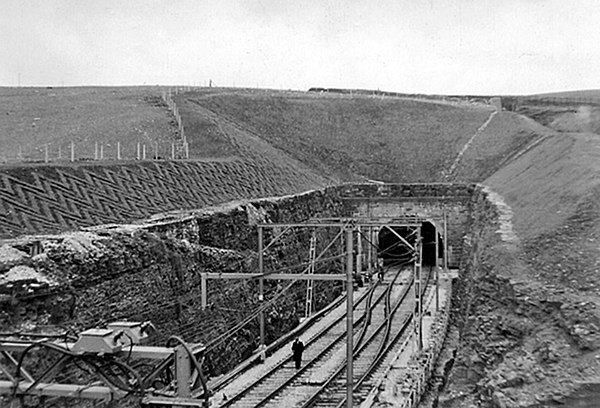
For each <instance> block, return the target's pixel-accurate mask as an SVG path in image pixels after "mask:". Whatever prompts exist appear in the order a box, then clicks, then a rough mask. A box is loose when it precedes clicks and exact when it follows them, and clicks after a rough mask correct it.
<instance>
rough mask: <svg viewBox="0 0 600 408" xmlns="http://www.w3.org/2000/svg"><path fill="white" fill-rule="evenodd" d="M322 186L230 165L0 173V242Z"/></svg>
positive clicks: (316, 180)
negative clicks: (21, 236) (23, 236)
mask: <svg viewBox="0 0 600 408" xmlns="http://www.w3.org/2000/svg"><path fill="white" fill-rule="evenodd" d="M324 184H325V181H324V179H322V178H320V177H319V176H316V175H314V174H311V173H309V172H307V173H302V172H296V171H293V170H292V169H291V168H289V167H287V168H286V167H282V168H278V167H277V166H269V167H267V166H265V165H262V164H257V163H255V162H249V161H247V160H238V159H234V160H225V161H188V162H181V161H177V162H166V161H165V162H136V163H129V164H119V165H110V164H104V165H97V164H93V165H92V164H77V165H75V166H36V165H31V166H24V167H11V168H4V169H2V168H0V238H12V237H16V236H19V235H23V234H45V233H55V232H60V231H66V230H73V229H78V228H79V227H84V226H91V225H98V224H107V223H127V222H131V221H133V220H137V219H143V218H147V217H148V216H151V215H152V214H156V213H161V212H165V211H171V210H179V209H187V210H189V209H196V208H201V207H205V206H209V205H215V204H219V203H224V202H227V201H231V200H238V199H243V198H244V199H248V198H258V197H268V196H275V195H284V194H290V193H296V192H301V191H305V190H309V189H312V188H317V187H321V186H323V185H324Z"/></svg>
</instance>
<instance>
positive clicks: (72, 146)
mask: <svg viewBox="0 0 600 408" xmlns="http://www.w3.org/2000/svg"><path fill="white" fill-rule="evenodd" d="M71 161H72V162H74V161H75V143H74V142H73V141H72V140H71Z"/></svg>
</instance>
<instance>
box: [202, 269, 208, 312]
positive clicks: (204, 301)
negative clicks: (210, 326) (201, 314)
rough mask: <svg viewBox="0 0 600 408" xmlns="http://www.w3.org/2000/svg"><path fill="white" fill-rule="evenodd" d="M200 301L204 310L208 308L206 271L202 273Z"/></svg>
mask: <svg viewBox="0 0 600 408" xmlns="http://www.w3.org/2000/svg"><path fill="white" fill-rule="evenodd" d="M200 292H201V295H200V302H201V306H202V310H204V309H206V304H207V303H208V302H207V299H206V297H207V290H206V273H201V274H200Z"/></svg>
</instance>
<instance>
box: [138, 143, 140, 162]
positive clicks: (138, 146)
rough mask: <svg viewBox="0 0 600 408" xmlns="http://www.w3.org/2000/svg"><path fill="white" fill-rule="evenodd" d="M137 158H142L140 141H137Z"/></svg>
mask: <svg viewBox="0 0 600 408" xmlns="http://www.w3.org/2000/svg"><path fill="white" fill-rule="evenodd" d="M137 159H138V160H139V159H140V142H137Z"/></svg>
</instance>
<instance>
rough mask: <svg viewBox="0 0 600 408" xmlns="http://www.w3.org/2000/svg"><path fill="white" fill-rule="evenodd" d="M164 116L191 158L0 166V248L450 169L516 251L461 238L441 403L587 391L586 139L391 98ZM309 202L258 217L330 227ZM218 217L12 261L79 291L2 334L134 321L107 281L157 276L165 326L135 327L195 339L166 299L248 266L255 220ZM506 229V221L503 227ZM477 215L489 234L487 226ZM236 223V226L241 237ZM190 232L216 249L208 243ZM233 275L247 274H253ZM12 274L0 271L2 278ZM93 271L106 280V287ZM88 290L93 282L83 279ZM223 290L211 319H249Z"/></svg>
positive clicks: (272, 98) (199, 108)
mask: <svg viewBox="0 0 600 408" xmlns="http://www.w3.org/2000/svg"><path fill="white" fill-rule="evenodd" d="M155 97H156V95H155ZM142 100H143V98H142ZM150 100H154V99H150ZM175 100H176V102H177V104H178V107H179V110H180V114H181V116H182V118H183V121H184V124H185V126H186V134H187V137H188V140H189V143H190V154H191V157H192V159H191V160H189V161H175V162H170V161H153V162H150V161H141V162H136V161H133V162H111V163H102V162H93V163H90V162H84V163H75V164H72V163H62V164H58V165H52V166H45V165H39V164H38V165H36V164H32V165H27V166H21V167H15V166H12V167H4V168H2V169H1V170H0V177H1V178H2V183H3V184H2V185H1V186H0V188H1V189H0V194H1V196H0V200H1V201H0V204H1V205H2V206H3V207H2V211H1V212H0V226H1V227H2V232H3V233H4V236H6V237H9V236H10V237H15V236H18V235H21V234H26V233H48V232H56V231H65V230H74V229H78V228H79V227H81V226H90V225H95V224H104V223H129V222H132V221H134V220H138V219H140V218H148V217H151V216H152V215H154V214H157V213H164V212H166V211H176V210H181V209H188V210H190V209H198V208H202V207H204V206H207V205H213V204H220V203H223V202H226V201H230V200H236V199H241V198H245V199H248V198H254V197H260V196H265V195H282V194H292V193H298V192H301V191H304V190H307V189H311V188H318V187H322V186H324V185H327V184H333V183H337V182H339V181H357V180H365V179H375V180H382V181H389V182H416V181H424V182H436V181H445V180H446V177H448V170H449V169H450V168H451V166H452V165H453V164H454V163H455V162H456V166H455V171H454V172H453V174H451V176H452V177H453V179H454V180H457V181H482V180H485V184H487V185H489V186H490V187H491V188H492V189H493V190H495V191H496V192H498V193H500V194H501V195H502V196H504V200H505V201H506V203H508V204H509V205H510V206H511V207H512V211H513V213H514V214H513V218H512V223H513V227H514V230H515V231H516V232H517V236H518V238H519V239H516V238H517V237H513V240H512V241H511V242H509V244H506V243H503V242H499V241H493V240H490V241H484V240H481V236H477V235H476V233H477V232H476V231H475V235H470V236H468V237H467V240H466V242H465V244H466V245H465V249H466V250H472V251H474V252H477V253H478V254H480V255H481V256H480V259H478V260H477V264H471V265H470V272H469V273H471V274H472V275H473V276H472V277H473V279H472V280H471V282H473V286H472V287H471V288H470V291H465V292H460V291H459V292H458V293H464V294H465V296H466V297H464V298H459V299H458V301H459V302H462V303H461V305H458V306H457V308H456V310H457V311H460V312H462V315H461V316H462V317H460V318H459V319H458V320H459V321H458V322H456V324H455V328H456V330H455V331H454V334H453V333H451V335H450V338H451V339H456V341H457V344H459V347H458V352H457V355H456V359H455V360H454V367H455V369H454V370H453V371H452V373H451V375H450V377H449V383H448V388H447V390H446V392H445V394H444V395H442V399H441V401H442V403H443V404H446V405H444V406H452V407H455V406H456V407H458V406H466V404H467V403H469V402H471V403H474V404H479V405H481V404H488V405H489V404H496V406H502V404H504V405H506V406H514V405H518V404H521V405H522V406H525V405H526V404H530V403H535V402H536V401H541V400H549V399H552V398H554V397H562V396H564V395H565V394H567V393H568V392H569V391H570V390H572V389H574V388H575V385H576V381H578V380H580V379H586V378H587V379H593V378H594V375H596V371H595V370H596V368H597V366H596V365H595V364H596V363H595V361H596V360H594V359H593V356H594V350H595V348H596V346H595V344H597V343H598V342H597V338H596V336H597V331H598V326H599V323H598V322H597V315H596V304H597V296H598V288H599V286H598V284H599V283H600V282H598V281H597V275H598V274H597V271H598V269H599V266H598V265H597V263H596V262H597V261H596V260H597V259H598V255H600V254H598V253H597V252H598V248H597V245H596V243H597V239H598V233H599V232H600V228H599V227H598V221H597V220H598V214H599V212H600V209H599V208H598V205H597V204H596V203H597V202H598V201H597V200H595V198H596V196H598V195H600V192H599V187H598V186H597V180H596V178H595V177H594V174H596V172H597V170H598V169H597V167H595V166H596V165H595V164H594V163H597V162H598V161H597V160H596V156H597V154H598V150H599V149H600V146H599V145H598V139H597V138H598V136H596V135H594V134H565V133H562V134H560V133H555V132H552V131H551V130H549V129H547V128H544V127H542V126H541V125H539V124H537V123H535V122H533V121H531V120H530V119H527V118H525V117H522V116H519V115H516V114H514V113H509V112H498V113H496V114H494V116H493V117H491V112H492V111H491V109H490V108H489V107H485V106H471V105H449V104H442V103H435V102H421V101H414V100H405V99H400V98H385V99H381V98H369V97H364V96H359V97H347V96H331V95H319V94H310V93H309V94H307V93H284V92H272V91H248V90H244V91H241V90H235V91H230V90H203V91H197V92H189V93H183V94H180V95H178V96H176V97H175ZM154 108H156V109H158V108H159V107H156V106H155V107H153V108H152V109H154ZM163 109H164V108H163ZM490 118H491V119H490ZM488 121H489V122H488ZM486 122H487V123H486ZM484 124H485V126H483V125H484ZM467 143H468V146H467V148H466V149H464V147H465V145H466V144H467ZM461 152H463V153H462V154H461V155H460V157H459V158H458V156H459V154H460V153H461ZM457 158H458V160H457ZM316 197H317V198H315V199H314V200H315V201H310V200H313V199H312V198H311V199H310V200H308V199H305V198H300V200H299V203H298V204H297V203H296V202H292V201H289V202H286V203H287V204H285V205H281V204H273V203H270V202H269V203H267V204H264V207H265V208H267V209H268V210H267V211H268V214H271V215H270V216H272V217H273V219H278V218H275V217H276V216H277V217H283V218H281V219H282V220H292V219H296V218H295V217H297V216H300V215H306V216H313V215H315V214H316V213H313V211H314V209H315V208H319V206H320V205H322V206H323V208H326V209H327V211H329V215H331V214H334V213H335V212H334V208H330V207H331V202H330V201H328V200H327V199H325V198H323V197H321V196H318V195H317V196H316ZM491 197H492V198H493V199H496V198H497V199H498V200H500V198H498V197H495V196H493V195H492V196H491ZM303 200H306V202H303ZM233 208H235V209H234V210H231V213H228V214H229V215H226V216H221V215H218V216H215V220H216V221H215V222H216V223H215V224H214V225H212V224H206V225H204V224H202V222H207V223H208V222H209V221H204V219H203V221H202V222H199V224H200V226H199V227H198V226H196V225H195V224H194V223H196V222H197V221H193V222H190V224H191V226H190V229H189V231H187V230H186V231H185V233H184V236H185V237H186V238H185V239H183V238H181V237H180V236H179V235H176V234H175V235H173V234H171V235H169V234H167V233H164V232H161V231H162V230H161V228H163V227H155V229H154V230H153V231H151V232H149V231H137V232H129V231H125V232H119V233H116V232H115V233H109V232H106V233H105V235H103V236H102V237H100V236H93V234H90V235H87V233H86V234H84V235H83V236H74V237H72V238H61V239H62V240H63V241H64V242H63V243H61V244H60V245H59V244H56V243H54V242H51V243H50V244H48V245H49V247H48V248H46V249H47V251H48V254H50V260H48V259H47V258H48V254H46V259H45V260H44V259H42V258H44V257H43V256H42V257H41V258H36V257H33V258H31V259H29V258H27V255H25V254H20V255H19V256H21V257H23V258H27V259H28V261H27V262H28V263H27V266H28V267H29V268H32V269H36V268H37V269H36V270H37V271H38V272H42V273H45V272H47V271H45V270H44V269H43V268H48V267H47V266H44V265H45V264H44V262H47V263H48V262H50V261H52V262H54V263H55V264H56V265H59V266H60V268H59V266H56V265H55V264H54V263H48V264H49V265H50V264H51V265H52V267H53V268H56V270H57V271H58V270H60V271H62V270H65V271H67V272H68V276H67V278H68V280H69V285H72V286H73V287H75V289H76V290H74V291H73V292H70V293H69V294H68V295H64V296H67V297H69V299H71V300H70V301H69V302H71V303H69V302H62V301H60V299H61V298H56V299H58V301H57V302H56V304H54V303H53V304H52V305H51V307H52V308H54V307H55V308H56V310H54V312H49V313H48V315H40V314H39V313H38V312H39V310H42V309H43V308H42V306H40V309H36V310H35V311H32V310H28V311H26V313H23V314H22V315H19V316H16V317H15V319H16V320H14V321H12V320H11V324H14V325H16V326H17V327H18V326H19V325H20V324H22V323H28V324H38V323H39V324H46V323H48V320H47V319H50V318H51V323H56V322H58V323H61V322H64V321H78V319H79V321H80V322H81V321H83V322H84V323H85V324H82V326H86V325H88V324H92V323H93V324H96V323H98V322H102V321H104V320H103V319H108V318H110V317H113V316H115V313H117V312H119V310H120V309H123V308H128V309H131V310H133V309H135V308H136V307H138V306H140V305H141V306H140V307H142V308H144V307H147V306H148V302H152V299H145V298H144V296H145V295H143V294H142V293H137V292H135V293H129V292H126V291H125V289H126V288H129V287H135V285H134V284H133V283H132V284H131V285H130V286H127V285H120V288H121V287H122V290H123V293H121V294H120V298H119V301H118V302H117V303H115V302H114V301H113V300H114V296H113V295H114V294H113V293H112V292H113V291H114V286H115V284H114V282H121V281H123V282H124V281H127V280H128V279H129V280H132V281H134V280H136V279H141V280H143V279H145V277H146V276H150V275H152V274H155V275H156V282H157V283H156V285H155V286H156V287H154V286H153V287H152V290H154V291H155V293H160V294H161V296H164V297H165V299H164V302H166V304H168V305H169V307H172V308H173V310H174V311H172V310H171V309H169V310H159V311H156V310H154V309H152V310H153V311H152V313H150V315H144V316H143V317H144V318H148V317H150V318H152V317H156V316H158V313H159V312H160V313H163V312H164V316H162V321H164V322H171V323H172V322H177V323H178V324H180V325H181V326H182V327H188V329H189V326H190V325H191V326H193V327H194V328H196V326H195V325H196V323H197V322H199V321H202V320H201V318H200V317H198V316H196V315H194V316H192V317H190V316H188V315H187V314H186V313H190V310H193V305H191V303H190V302H191V301H190V299H189V298H187V297H184V298H183V299H187V300H184V301H183V304H171V303H169V302H170V301H169V300H168V299H171V298H176V297H177V296H180V295H181V294H182V293H184V292H185V291H189V293H190V296H191V295H193V293H194V292H193V291H197V283H198V282H197V272H198V270H197V268H200V269H203V270H212V269H214V270H222V269H223V268H224V266H223V265H225V268H231V269H232V270H233V269H235V268H238V267H239V263H240V262H241V261H243V260H246V261H248V259H250V260H252V256H253V254H254V253H253V252H252V251H253V248H254V247H253V246H251V244H254V242H253V241H252V239H253V238H250V237H253V236H254V235H253V233H254V232H255V231H254V230H252V228H253V224H251V221H252V220H254V221H256V219H260V218H261V217H264V216H265V214H262V213H260V211H262V210H260V211H258V210H256V208H254V207H252V206H249V205H248V206H246V205H241V206H240V207H239V208H237V207H235V206H234V207H233ZM505 210H506V208H505ZM303 211H304V212H303ZM508 214H510V212H509V211H508V210H507V212H506V214H504V215H505V221H506V220H507V218H506V216H507V215H508ZM479 216H480V219H481V220H482V221H485V220H486V215H485V214H480V215H479ZM257 217H258V218H257ZM217 221H218V222H217ZM210 222H213V221H212V219H211V221H210ZM192 224H193V225H192ZM239 225H244V226H245V227H244V228H246V229H245V230H244V231H243V234H241V235H240V231H239V228H238V227H239ZM486 228H488V229H490V228H492V229H491V230H490V231H489V232H490V236H493V232H495V231H494V228H495V226H493V225H492V226H489V225H488V226H487V227H486ZM199 231H207V232H206V233H207V234H215V235H218V239H212V238H211V239H208V240H205V239H204V237H201V236H200V235H199ZM240 236H242V237H243V238H242V239H240ZM90 237H91V238H90ZM190 237H194V239H197V242H196V241H194V240H192V239H190ZM94 240H97V241H94ZM80 241H81V242H80ZM88 241H89V242H88ZM61 242H62V241H61ZM190 242H191V245H190ZM69 245H70V246H74V247H75V248H76V250H77V251H80V252H81V253H80V252H77V251H75V250H74V251H71V252H73V253H71V252H68V251H67V252H66V253H67V254H68V256H67V257H65V253H63V252H61V251H63V250H64V248H63V246H64V247H69ZM295 245H297V247H296V246H293V247H292V246H290V248H287V250H288V251H289V252H290V253H295V252H297V251H298V248H300V247H302V248H303V249H306V248H305V247H306V242H303V241H301V240H298V243H295ZM59 247H60V248H59ZM57 248H58V249H57ZM69 248H70V247H69ZM100 249H101V251H100ZM102 251H104V252H102ZM98 253H102V256H97V254H98ZM42 255H44V254H42ZM132 255H133V257H132ZM286 256H287V255H286ZM53 257H54V258H53ZM228 257H230V258H232V259H229V258H228ZM88 258H89V260H90V263H89V264H88V263H86V262H87V260H88ZM71 259H73V260H74V261H73V262H72V263H68V262H70V260H71ZM82 259H83V260H86V262H83V261H82ZM132 259H134V260H136V262H138V261H139V265H134V267H135V270H136V272H139V273H136V274H132V272H131V268H132V265H131V262H133V261H132ZM290 259H291V258H290ZM280 261H281V262H284V261H289V259H287V258H286V259H283V260H279V259H278V260H277V262H280ZM65 262H67V263H68V264H66V263H65ZM247 263H249V264H248V265H246V266H245V267H247V269H248V270H250V269H252V265H251V264H250V263H251V262H250V261H248V262H247ZM7 265H8V267H7V268H4V266H7ZM12 266H14V264H10V263H6V264H5V265H3V268H4V269H3V272H5V270H6V271H8V270H9V269H8V268H9V267H12ZM40 268H41V269H40ZM210 268H212V269H210ZM97 270H100V271H101V272H105V273H108V275H106V279H105V278H104V275H102V274H97ZM87 276H99V277H100V278H98V279H99V280H98V279H97V280H89V281H88V280H86V279H87V278H86V279H83V278H85V277H87ZM152 276H154V275H152ZM82 277H83V278H82ZM187 280H190V282H192V284H190V285H191V286H190V287H189V288H188V287H184V286H182V282H184V283H185V282H187ZM165 282H169V285H170V286H169V287H168V288H167V287H166V285H165ZM134 283H135V284H138V281H135V282H134ZM146 284H148V285H150V283H146ZM186 284H187V283H186ZM77 285H80V286H77ZM160 285H163V286H165V287H161V286H160ZM237 290H239V291H240V293H241V294H240V293H238V297H235V300H231V299H233V298H231V297H227V296H224V297H223V298H222V299H221V300H220V302H221V303H219V302H215V305H216V307H217V308H219V307H221V308H222V307H226V306H227V304H228V303H229V304H231V302H235V301H239V299H240V298H244V296H245V297H246V298H244V299H245V301H246V302H247V303H248V304H254V303H252V302H254V299H253V298H252V297H251V295H250V294H251V290H249V291H246V289H245V288H239V287H238V289H237ZM153 293H154V292H153ZM185 293H186V294H187V293H188V292H185ZM81 294H87V295H86V296H87V297H88V298H93V299H96V300H97V302H98V306H97V310H103V311H104V313H105V315H103V316H102V317H101V319H100V318H99V317H98V316H99V315H98V314H97V313H95V311H96V309H93V308H90V307H89V306H88V305H87V304H86V301H85V296H82V295H81ZM88 295H89V296H88ZM227 295H229V294H227ZM61 296H62V295H61ZM186 296H187V295H186ZM300 297H301V296H300ZM56 299H55V300H56ZM463 301H464V302H463ZM298 302H299V301H298V299H296V298H294V299H290V300H289V304H288V306H289V307H288V308H286V309H285V310H284V309H281V310H278V313H279V314H278V315H277V316H276V318H274V323H273V325H274V326H275V325H276V324H280V323H282V322H287V323H286V324H288V325H289V324H290V321H291V320H290V319H291V318H292V317H295V312H290V310H292V308H293V307H297V306H298ZM188 303H189V304H188ZM32 304H34V303H32ZM36 304H37V303H36ZM63 304H65V305H66V304H72V309H70V310H66V311H65V310H62V309H61V305H63ZM240 304H241V303H240ZM124 305H125V306H124ZM294 305H295V306H294ZM45 306H47V305H45ZM45 306H44V307H45ZM286 307H287V306H286ZM461 308H462V309H461ZM59 309H60V310H59ZM29 314H31V315H32V316H34V317H32V318H30V316H29ZM117 314H118V313H117ZM155 315H156V316H155ZM48 316H50V317H48ZM65 316H67V317H65ZM173 316H176V317H173ZM201 317H202V318H204V316H201ZM238 317H239V320H241V319H243V316H238ZM36 319H37V320H36ZM81 319H83V320H81ZM86 319H87V320H86ZM99 319H100V320H99ZM229 323H230V322H229ZM229 323H228V320H227V319H226V318H224V319H223V322H221V323H219V324H218V325H216V326H215V328H214V332H211V333H221V332H222V331H223V330H225V329H226V328H227V327H228V326H227V325H228V324H229ZM165 324H166V323H165ZM173 327H175V326H173ZM173 327H170V326H169V329H171V328H173ZM200 329H201V327H199V326H198V330H200ZM459 329H460V330H462V332H461V333H462V334H461V335H460V337H458V335H456V333H458V330H459ZM244 336H245V337H243V338H236V339H234V340H235V341H233V342H232V344H231V345H227V347H226V348H225V351H226V353H225V354H227V353H230V354H228V355H230V356H232V358H231V359H230V360H228V361H227V364H228V365H231V364H234V363H235V361H234V360H235V359H237V358H238V357H240V358H241V357H242V356H244V355H247V354H248V353H250V352H252V350H253V347H255V346H256V344H254V340H253V338H254V337H255V336H253V334H252V333H251V332H248V333H245V335H244ZM458 340H460V342H458ZM234 354H235V355H234Z"/></svg>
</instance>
